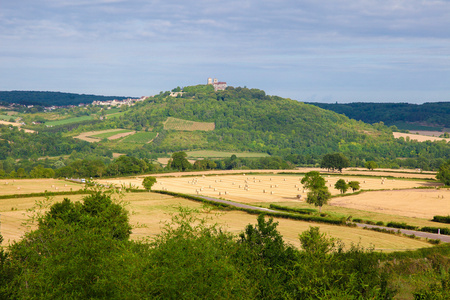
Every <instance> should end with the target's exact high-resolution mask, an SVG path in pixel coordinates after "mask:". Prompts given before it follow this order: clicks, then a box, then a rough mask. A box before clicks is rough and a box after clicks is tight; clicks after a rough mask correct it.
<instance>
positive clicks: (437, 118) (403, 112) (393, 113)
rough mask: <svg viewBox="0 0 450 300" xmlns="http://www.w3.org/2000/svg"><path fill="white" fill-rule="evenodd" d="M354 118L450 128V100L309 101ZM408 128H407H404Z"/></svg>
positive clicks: (375, 121) (391, 123)
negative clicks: (422, 102) (430, 101)
mask: <svg viewBox="0 0 450 300" xmlns="http://www.w3.org/2000/svg"><path fill="white" fill-rule="evenodd" d="M310 104H312V105H315V106H318V107H321V108H324V109H328V110H331V111H334V112H337V113H339V114H345V115H346V116H347V117H349V118H351V119H355V120H361V121H363V122H366V123H369V124H373V123H377V122H380V121H382V122H384V123H386V124H387V125H389V126H390V125H396V126H397V127H399V128H402V126H404V123H416V124H420V125H428V126H434V127H441V128H442V127H445V128H450V102H436V103H424V104H420V105H417V104H409V103H358V102H355V103H345V104H337V103H336V104H328V103H310ZM404 129H408V128H404Z"/></svg>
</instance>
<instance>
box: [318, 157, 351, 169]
mask: <svg viewBox="0 0 450 300" xmlns="http://www.w3.org/2000/svg"><path fill="white" fill-rule="evenodd" d="M349 166H350V161H349V160H348V158H347V157H345V155H344V154H342V153H332V154H325V156H324V157H323V158H322V161H321V162H320V167H321V168H323V169H328V170H331V171H334V170H338V171H339V172H342V169H344V168H347V167H349Z"/></svg>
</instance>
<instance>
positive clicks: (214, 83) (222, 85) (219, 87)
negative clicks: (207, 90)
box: [208, 77, 227, 92]
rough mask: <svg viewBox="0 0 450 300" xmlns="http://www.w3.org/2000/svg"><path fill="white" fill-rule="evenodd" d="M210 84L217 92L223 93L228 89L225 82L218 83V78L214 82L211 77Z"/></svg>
mask: <svg viewBox="0 0 450 300" xmlns="http://www.w3.org/2000/svg"><path fill="white" fill-rule="evenodd" d="M208 84H211V85H212V86H214V90H215V91H216V92H217V91H223V90H225V89H226V88H227V83H226V82H223V81H218V80H217V78H214V81H213V80H212V78H211V77H209V78H208Z"/></svg>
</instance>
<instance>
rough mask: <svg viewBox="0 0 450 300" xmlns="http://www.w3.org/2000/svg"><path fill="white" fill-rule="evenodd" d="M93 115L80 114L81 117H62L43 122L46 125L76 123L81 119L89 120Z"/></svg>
mask: <svg viewBox="0 0 450 300" xmlns="http://www.w3.org/2000/svg"><path fill="white" fill-rule="evenodd" d="M93 119H94V117H93V116H92V115H91V116H81V117H73V118H68V119H62V120H55V121H47V122H45V125H46V126H58V125H66V124H71V123H78V122H83V121H90V120H93Z"/></svg>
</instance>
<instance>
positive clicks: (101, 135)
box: [90, 129, 134, 139]
mask: <svg viewBox="0 0 450 300" xmlns="http://www.w3.org/2000/svg"><path fill="white" fill-rule="evenodd" d="M129 132H134V131H133V130H129V129H118V130H115V131H108V132H103V133H98V134H94V135H91V136H90V137H92V138H97V139H104V138H110V137H113V136H115V135H118V134H122V133H129Z"/></svg>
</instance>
